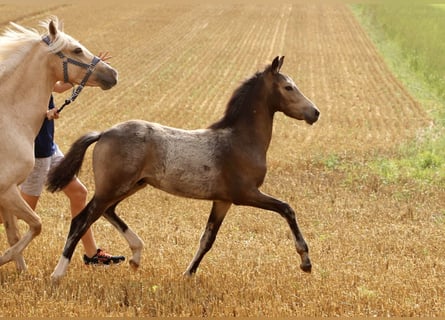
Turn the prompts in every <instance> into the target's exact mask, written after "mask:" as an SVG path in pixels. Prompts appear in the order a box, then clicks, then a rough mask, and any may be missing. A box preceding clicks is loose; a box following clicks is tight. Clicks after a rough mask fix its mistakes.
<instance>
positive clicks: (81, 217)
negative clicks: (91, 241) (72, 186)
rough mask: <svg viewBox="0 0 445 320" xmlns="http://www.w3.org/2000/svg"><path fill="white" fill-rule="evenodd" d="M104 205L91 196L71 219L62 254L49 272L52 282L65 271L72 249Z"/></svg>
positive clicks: (103, 208) (104, 207)
mask: <svg viewBox="0 0 445 320" xmlns="http://www.w3.org/2000/svg"><path fill="white" fill-rule="evenodd" d="M105 209H106V206H104V205H100V204H99V201H97V199H96V198H95V197H93V198H92V199H91V200H90V202H88V204H87V205H86V206H85V208H84V209H83V210H82V211H81V212H80V213H79V214H78V215H77V216H75V217H74V218H73V219H72V220H71V226H70V231H69V233H68V237H67V239H66V242H65V247H64V249H63V253H62V256H61V257H60V259H59V262H58V263H57V266H56V268H55V269H54V271H53V273H52V274H51V279H52V281H53V283H57V282H58V281H59V280H60V279H61V278H62V277H63V276H64V275H65V273H66V270H67V269H68V265H69V263H70V261H71V257H72V256H73V253H74V250H75V249H76V246H77V244H78V243H79V241H80V239H81V238H82V237H83V235H84V234H85V232H86V231H87V230H88V228H89V227H90V226H91V225H92V224H93V223H94V222H95V221H96V220H97V219H99V218H100V216H101V215H102V213H103V212H104V210H105Z"/></svg>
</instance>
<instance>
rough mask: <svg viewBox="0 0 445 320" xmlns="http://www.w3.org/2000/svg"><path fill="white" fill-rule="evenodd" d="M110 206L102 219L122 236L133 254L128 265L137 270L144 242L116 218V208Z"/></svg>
mask: <svg viewBox="0 0 445 320" xmlns="http://www.w3.org/2000/svg"><path fill="white" fill-rule="evenodd" d="M117 205H118V203H116V204H115V205H113V206H111V207H110V208H108V209H107V210H106V211H105V213H104V217H105V218H106V219H107V220H108V221H109V222H110V223H111V224H112V225H113V226H114V227H115V228H116V229H117V230H118V231H119V232H120V233H121V234H122V235H123V236H124V238H125V239H126V240H127V242H128V245H129V246H130V249H131V252H132V253H133V256H132V257H131V258H130V265H131V266H132V267H133V268H134V269H137V268H138V267H139V265H140V263H141V253H142V248H143V247H144V242H143V241H142V240H141V238H139V236H138V235H137V234H136V233H134V232H133V230H131V229H130V228H129V227H128V225H127V224H126V223H125V222H124V221H123V220H122V219H121V218H119V217H118V216H117V214H116V211H115V210H116V206H117Z"/></svg>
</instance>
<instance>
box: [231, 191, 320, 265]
mask: <svg viewBox="0 0 445 320" xmlns="http://www.w3.org/2000/svg"><path fill="white" fill-rule="evenodd" d="M235 203H236V204H240V205H248V206H252V207H257V208H262V209H266V210H270V211H275V212H278V213H279V214H280V215H281V216H282V217H283V218H284V219H286V221H287V223H288V224H289V227H290V229H291V231H292V235H293V237H294V241H295V247H296V249H297V252H298V254H299V255H300V257H301V265H300V268H301V270H303V271H305V272H311V269H312V265H311V261H310V259H309V248H308V246H307V244H306V241H305V240H304V238H303V235H302V233H301V231H300V229H299V228H298V223H297V219H296V217H295V212H294V210H293V209H292V208H291V207H290V206H289V205H288V204H287V203H285V202H283V201H280V200H277V199H275V198H272V197H270V196H268V195H266V194H264V193H262V192H260V191H259V190H255V192H254V193H251V194H249V195H247V194H246V195H244V197H243V198H242V200H240V201H239V202H235Z"/></svg>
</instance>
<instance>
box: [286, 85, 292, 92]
mask: <svg viewBox="0 0 445 320" xmlns="http://www.w3.org/2000/svg"><path fill="white" fill-rule="evenodd" d="M284 89H286V90H287V91H292V90H293V88H292V86H286V87H284Z"/></svg>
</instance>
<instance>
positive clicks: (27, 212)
mask: <svg viewBox="0 0 445 320" xmlns="http://www.w3.org/2000/svg"><path fill="white" fill-rule="evenodd" d="M0 202H1V203H2V210H3V213H2V216H3V218H4V219H6V220H7V221H5V227H6V230H7V233H8V241H11V240H12V242H14V241H15V238H16V236H17V234H18V231H17V230H18V227H17V218H18V219H22V220H23V221H25V222H26V223H27V224H28V226H29V230H28V231H27V232H26V233H25V234H24V236H23V237H22V238H20V239H19V240H18V241H16V242H15V243H14V244H13V245H12V246H11V247H10V248H9V249H8V250H6V252H5V253H4V254H3V256H1V257H0V266H1V265H3V264H5V263H7V262H9V261H11V260H15V262H16V264H17V267H18V268H24V269H26V264H25V261H24V259H23V256H22V252H23V250H24V249H25V248H26V247H27V246H28V244H29V243H30V242H31V240H32V239H34V237H36V236H37V235H38V234H40V232H41V230H42V222H41V220H40V217H39V216H38V215H37V214H36V213H35V212H34V211H33V210H32V209H31V208H30V207H29V206H28V204H27V203H26V202H25V200H23V198H22V197H21V196H20V193H19V190H18V188H17V186H12V187H11V188H10V189H8V190H7V191H6V192H4V193H3V194H2V195H1V198H0ZM13 216H15V217H13ZM9 217H11V218H9ZM6 224H9V226H6ZM13 234H15V235H13ZM10 237H11V238H10Z"/></svg>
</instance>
